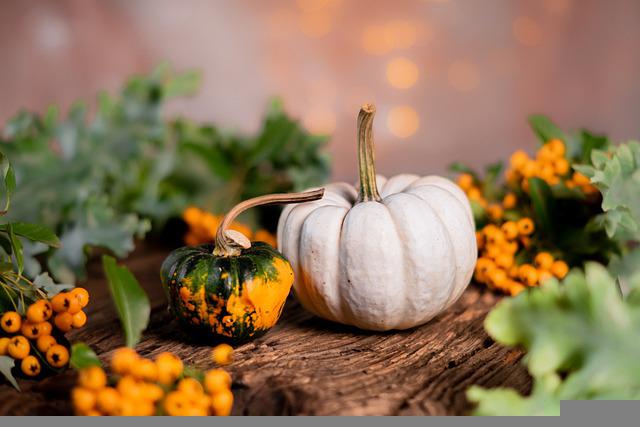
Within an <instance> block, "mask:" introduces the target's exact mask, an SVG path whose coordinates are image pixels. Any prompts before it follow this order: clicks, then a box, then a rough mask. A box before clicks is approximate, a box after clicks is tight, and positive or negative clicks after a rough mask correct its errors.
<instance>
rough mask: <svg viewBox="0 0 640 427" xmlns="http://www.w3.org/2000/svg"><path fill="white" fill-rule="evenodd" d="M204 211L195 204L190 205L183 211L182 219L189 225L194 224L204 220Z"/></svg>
mask: <svg viewBox="0 0 640 427" xmlns="http://www.w3.org/2000/svg"><path fill="white" fill-rule="evenodd" d="M202 214H203V212H202V211H201V210H200V209H198V208H197V207H195V206H189V207H188V208H186V209H185V210H184V211H183V212H182V219H183V220H184V222H186V223H187V224H189V225H194V224H197V223H199V222H200V221H201V220H202Z"/></svg>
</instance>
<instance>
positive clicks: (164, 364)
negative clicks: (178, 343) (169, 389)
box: [156, 352, 183, 385]
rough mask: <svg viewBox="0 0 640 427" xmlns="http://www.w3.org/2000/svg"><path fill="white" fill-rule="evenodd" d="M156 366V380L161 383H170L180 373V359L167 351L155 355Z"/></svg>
mask: <svg viewBox="0 0 640 427" xmlns="http://www.w3.org/2000/svg"><path fill="white" fill-rule="evenodd" d="M156 365H157V367H158V381H159V382H160V383H161V384H165V385H167V384H171V383H172V382H174V381H175V380H176V378H178V377H179V376H180V375H181V374H182V370H183V364H182V360H180V358H179V357H177V356H176V355H174V354H171V353H169V352H164V353H160V354H159V355H158V357H156Z"/></svg>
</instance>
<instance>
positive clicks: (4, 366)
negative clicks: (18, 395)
mask: <svg viewBox="0 0 640 427" xmlns="http://www.w3.org/2000/svg"><path fill="white" fill-rule="evenodd" d="M15 362H16V361H15V360H14V359H13V358H11V357H9V356H0V374H2V376H3V377H5V378H6V379H7V381H9V383H10V384H11V385H12V386H13V388H15V389H16V390H18V391H21V390H20V386H19V385H18V382H17V381H16V379H15V378H14V376H13V373H12V372H11V370H12V369H13V367H14V366H15Z"/></svg>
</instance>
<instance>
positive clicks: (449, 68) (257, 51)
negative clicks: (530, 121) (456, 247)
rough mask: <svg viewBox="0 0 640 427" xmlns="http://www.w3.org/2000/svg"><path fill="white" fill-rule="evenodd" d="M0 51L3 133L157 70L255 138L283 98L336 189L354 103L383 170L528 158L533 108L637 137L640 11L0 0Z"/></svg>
mask: <svg viewBox="0 0 640 427" xmlns="http://www.w3.org/2000/svg"><path fill="white" fill-rule="evenodd" d="M0 52H1V54H2V65H1V66H0V94H1V95H0V120H1V121H3V122H4V121H5V120H6V119H7V118H9V117H10V116H11V115H12V114H13V113H15V112H16V111H17V110H19V109H21V108H28V109H35V110H42V109H43V108H44V107H45V106H46V105H48V104H50V103H58V104H61V105H62V106H63V107H65V108H66V107H68V106H69V105H70V103H71V102H72V101H73V100H75V99H77V98H83V99H87V100H91V99H93V96H94V95H95V93H96V92H97V91H98V90H101V89H107V90H111V91H113V90H116V89H117V88H118V87H119V86H120V84H121V82H122V81H123V80H124V79H125V77H126V76H128V75H130V74H133V73H142V72H147V71H149V70H150V69H152V68H153V66H154V65H156V64H157V63H159V62H160V61H161V60H168V61H170V62H171V63H172V64H174V66H175V67H176V68H177V69H178V70H185V69H191V68H197V69H200V70H201V71H202V74H203V85H202V89H201V91H200V92H199V94H198V96H197V97H195V98H193V99H189V100H187V101H184V102H180V103H179V104H176V105H173V106H172V107H173V108H174V112H182V113H185V114H188V115H189V116H191V117H194V118H197V119H201V120H208V121H215V122H216V123H218V124H221V125H224V126H226V127H231V128H239V129H242V130H244V131H251V130H253V129H255V128H256V126H257V124H258V122H259V119H260V116H261V114H262V111H263V110H264V107H265V105H266V100H267V99H268V98H269V97H270V96H272V95H280V96H282V97H283V98H284V100H285V103H286V106H287V109H288V110H289V111H290V112H291V114H293V115H295V116H297V117H299V118H300V119H301V120H302V121H303V122H304V123H305V124H306V125H307V126H308V127H309V128H310V129H311V130H314V131H319V132H328V133H330V134H332V135H333V137H332V141H331V145H330V150H331V153H332V155H333V158H334V177H335V178H336V179H349V180H353V179H355V176H356V171H355V169H354V168H355V156H356V152H355V147H354V134H355V116H356V114H357V110H358V106H359V104H360V103H362V102H364V101H375V102H376V103H377V105H378V118H377V124H376V130H377V144H378V145H377V158H378V163H379V169H380V171H381V172H383V173H386V174H393V173H397V172H401V171H409V172H416V173H421V174H427V173H431V172H437V173H442V172H444V170H445V169H446V166H447V165H448V164H449V163H450V162H451V161H453V160H460V161H464V162H468V163H470V164H472V165H481V164H484V163H486V162H489V161H494V160H495V159H497V158H506V157H507V154H508V152H509V151H511V150H513V149H515V148H517V147H522V148H528V149H530V150H532V149H533V145H532V141H533V137H532V135H531V134H530V132H529V130H528V128H527V125H526V122H525V118H526V116H527V115H528V114H530V113H546V114H548V115H550V116H551V117H553V118H554V119H555V120H556V121H557V122H558V123H559V124H560V125H562V126H563V127H578V126H586V127H589V128H591V129H593V130H595V131H600V132H607V133H609V134H610V135H612V136H613V137H614V138H615V139H628V138H633V137H636V138H637V137H639V136H640V120H639V118H640V81H639V79H638V76H640V2H639V1H637V0H611V1H602V0H517V1H516V0H483V1H470V0H395V1H366V0H297V1H296V0H278V1H275V0H270V1H249V0H245V1H204V0H181V1H179V2H177V1H171V0H136V1H130V0H113V1H93V0H68V1H62V0H57V1H56V0H51V1H45V0H29V1H21V0H4V1H2V2H1V3H0Z"/></svg>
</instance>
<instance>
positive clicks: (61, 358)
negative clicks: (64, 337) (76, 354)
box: [46, 344, 69, 368]
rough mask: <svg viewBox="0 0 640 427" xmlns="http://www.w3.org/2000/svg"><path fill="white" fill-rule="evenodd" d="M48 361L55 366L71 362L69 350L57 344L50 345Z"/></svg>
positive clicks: (47, 354) (59, 366) (47, 355)
mask: <svg viewBox="0 0 640 427" xmlns="http://www.w3.org/2000/svg"><path fill="white" fill-rule="evenodd" d="M46 358H47V362H49V365H51V366H53V367H54V368H62V367H63V366H65V365H66V364H67V362H69V350H67V347H65V346H63V345H60V344H55V345H52V346H51V347H49V350H47V353H46Z"/></svg>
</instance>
